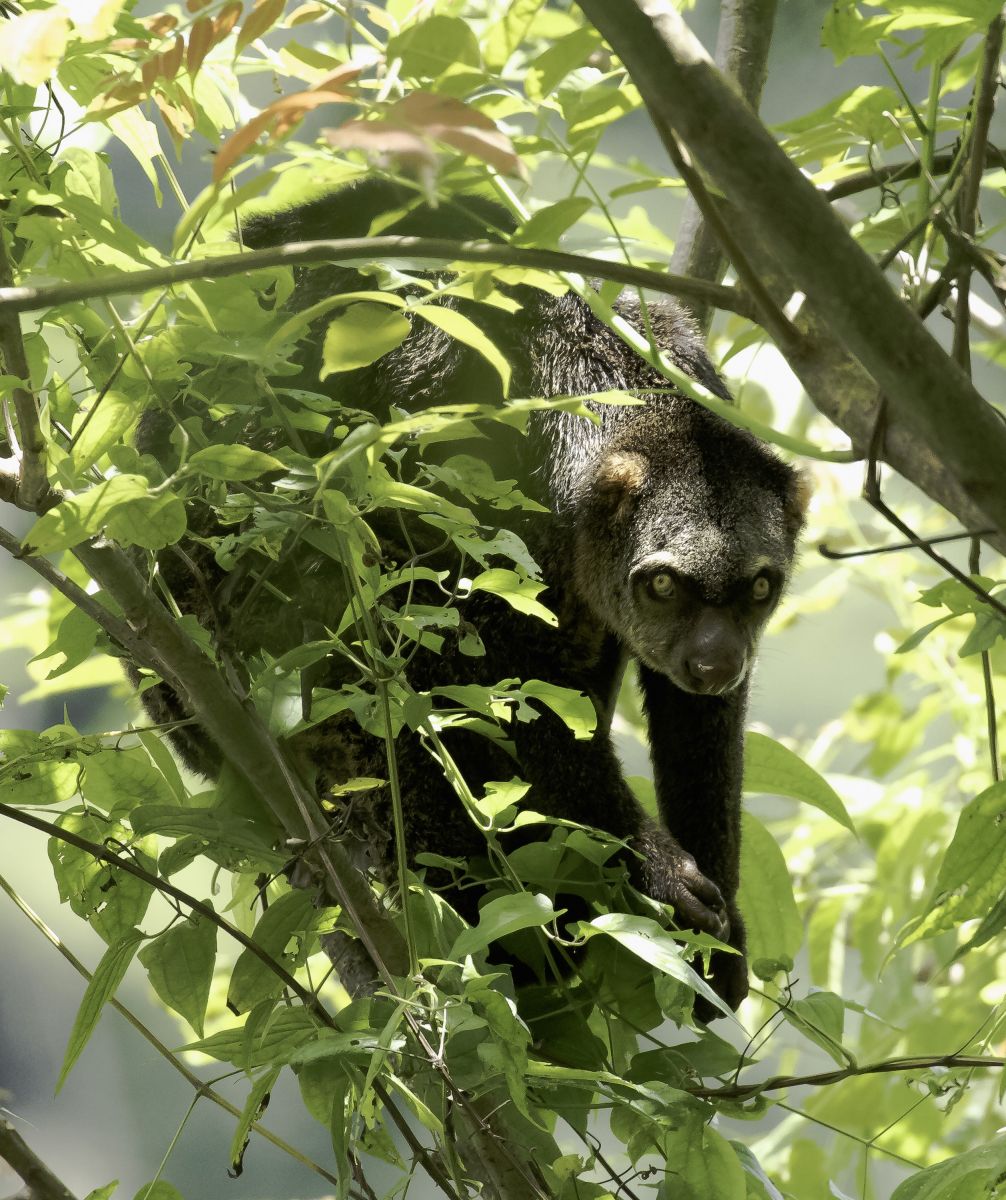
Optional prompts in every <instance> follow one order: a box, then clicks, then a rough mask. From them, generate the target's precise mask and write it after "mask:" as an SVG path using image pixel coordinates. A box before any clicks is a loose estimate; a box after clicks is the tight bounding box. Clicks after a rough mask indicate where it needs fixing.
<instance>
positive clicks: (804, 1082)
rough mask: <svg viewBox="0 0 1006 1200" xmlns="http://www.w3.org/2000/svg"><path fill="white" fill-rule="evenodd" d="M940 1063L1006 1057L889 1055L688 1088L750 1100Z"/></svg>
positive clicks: (711, 1096) (996, 1066)
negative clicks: (812, 1070)
mask: <svg viewBox="0 0 1006 1200" xmlns="http://www.w3.org/2000/svg"><path fill="white" fill-rule="evenodd" d="M937 1067H968V1068H976V1067H977V1068H988V1069H990V1070H1001V1069H1002V1068H1003V1067H1006V1058H993V1057H991V1056H986V1055H980V1054H934V1055H932V1056H931V1057H929V1056H925V1055H916V1056H913V1057H910V1058H889V1059H885V1060H884V1061H883V1062H875V1063H864V1064H863V1065H862V1066H857V1065H850V1066H848V1067H841V1068H839V1069H838V1070H835V1071H819V1072H817V1073H816V1074H814V1075H773V1076H771V1078H769V1079H764V1080H762V1081H761V1083H738V1084H728V1085H727V1086H726V1087H718V1088H688V1089H687V1090H688V1092H689V1093H690V1094H691V1095H692V1096H698V1097H699V1098H700V1099H702V1100H747V1099H749V1098H750V1097H752V1096H760V1095H761V1094H762V1093H763V1092H778V1091H782V1090H784V1089H786V1088H795V1087H825V1086H827V1085H828V1084H832V1083H840V1082H841V1081H842V1080H843V1079H855V1078H857V1077H858V1076H860V1075H889V1074H896V1073H898V1072H901V1071H931V1070H934V1069H935V1068H937Z"/></svg>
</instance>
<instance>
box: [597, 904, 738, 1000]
mask: <svg viewBox="0 0 1006 1200" xmlns="http://www.w3.org/2000/svg"><path fill="white" fill-rule="evenodd" d="M592 931H593V932H597V933H606V934H607V935H608V936H609V937H611V938H614V940H615V941H616V942H618V943H619V945H621V946H624V947H625V948H626V950H629V951H631V952H632V953H633V954H635V955H636V957H637V958H641V959H642V960H643V962H645V963H649V964H650V966H651V967H653V968H655V969H656V970H657V971H660V972H662V973H663V974H664V975H669V976H670V977H671V978H672V979H677V980H678V982H679V983H683V984H685V985H686V986H687V987H690V988H691V989H692V991H694V992H697V993H698V994H699V995H700V996H704V997H705V998H706V1000H708V1001H709V1003H710V1004H713V1005H715V1006H716V1008H718V1009H719V1010H720V1012H722V1013H724V1014H725V1015H726V1016H728V1017H733V1013H732V1012H731V1010H730V1008H729V1007H728V1006H727V1005H726V1004H724V1002H723V1001H722V1000H721V999H720V998H719V996H717V995H716V993H715V992H714V991H713V989H712V988H711V987H710V986H709V984H708V983H706V981H705V980H704V979H703V978H702V976H701V975H699V974H698V972H697V971H695V969H694V968H693V967H690V966H689V965H688V963H687V962H685V959H684V954H685V951H684V950H683V949H682V947H681V944H680V942H678V941H677V940H676V939H675V938H674V936H673V935H672V934H671V933H669V932H668V931H667V930H666V929H663V928H662V927H661V926H660V925H658V924H657V922H656V921H654V920H653V919H652V918H650V917H633V916H629V915H628V914H627V913H606V914H605V915H604V916H601V917H595V918H594V920H593V921H591V922H590V924H589V925H587V924H584V923H583V922H581V923H580V933H581V934H582V935H584V936H587V937H589V936H590V935H591V933H592Z"/></svg>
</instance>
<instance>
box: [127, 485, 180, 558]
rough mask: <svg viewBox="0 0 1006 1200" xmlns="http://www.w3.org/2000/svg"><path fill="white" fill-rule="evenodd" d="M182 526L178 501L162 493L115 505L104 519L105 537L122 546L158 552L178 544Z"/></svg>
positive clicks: (169, 494) (174, 497)
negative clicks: (106, 534) (106, 524)
mask: <svg viewBox="0 0 1006 1200" xmlns="http://www.w3.org/2000/svg"><path fill="white" fill-rule="evenodd" d="M185 524H186V522H185V505H184V504H183V503H182V500H181V498H180V497H179V496H175V495H172V494H171V493H170V492H165V493H163V494H161V495H159V496H149V495H147V496H141V497H139V498H137V499H136V500H131V501H130V502H129V503H127V504H120V505H117V506H116V508H115V509H114V510H113V511H112V512H111V513H109V516H108V533H109V535H110V536H111V537H113V538H115V540H116V541H117V542H120V543H121V544H122V545H124V546H142V547H143V548H144V549H145V550H160V549H162V548H163V547H164V546H173V545H174V544H175V542H177V541H179V539H180V538H181V536H182V534H183V533H184V532H185Z"/></svg>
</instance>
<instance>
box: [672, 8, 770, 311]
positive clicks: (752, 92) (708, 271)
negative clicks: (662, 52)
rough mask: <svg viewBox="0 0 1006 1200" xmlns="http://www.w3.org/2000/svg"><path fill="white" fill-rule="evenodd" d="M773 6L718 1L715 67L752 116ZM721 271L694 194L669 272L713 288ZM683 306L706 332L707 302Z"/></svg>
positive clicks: (717, 246) (722, 261)
mask: <svg viewBox="0 0 1006 1200" xmlns="http://www.w3.org/2000/svg"><path fill="white" fill-rule="evenodd" d="M776 4H777V0H721V4H720V27H719V33H718V35H717V38H716V65H717V67H719V69H720V70H721V71H722V72H723V74H724V75H725V76H726V77H727V79H729V80H731V81H732V82H733V84H734V85H735V87H736V88H737V90H738V91H739V92H740V94H741V95H742V96H743V97H744V99H745V100H746V101H747V102H748V104H750V105H751V108H752V110H753V111H754V112H757V111H758V106H759V104H760V103H761V94H762V90H763V88H764V87H765V76H766V74H767V70H768V52H769V47H770V45H771V43H772V29H773V26H774V24H775V10H776ZM725 266H726V257H725V256H724V254H723V248H722V245H721V239H720V237H718V236H717V233H716V231H715V229H713V228H710V224H709V214H708V212H703V210H702V208H701V207H700V205H699V202H698V199H697V198H696V196H695V194H694V192H690V193H689V196H688V198H687V199H686V200H685V207H684V212H683V214H682V217H681V225H680V227H679V229H678V237H677V241H676V242H675V245H674V255H673V257H672V258H671V269H672V270H673V271H676V272H678V273H679V274H682V275H687V276H689V277H690V278H693V279H707V280H709V282H710V283H717V282H718V281H719V280H720V278H721V277H722V275H723V270H724V267H725ZM685 307H686V308H688V309H689V311H690V312H691V314H692V316H693V317H694V318H695V320H696V321H697V322H698V324H699V325H700V327H702V328H703V329H708V327H709V321H710V319H711V317H712V312H711V308H710V305H709V304H708V303H706V302H705V301H702V300H689V301H688V302H687V303H686V304H685Z"/></svg>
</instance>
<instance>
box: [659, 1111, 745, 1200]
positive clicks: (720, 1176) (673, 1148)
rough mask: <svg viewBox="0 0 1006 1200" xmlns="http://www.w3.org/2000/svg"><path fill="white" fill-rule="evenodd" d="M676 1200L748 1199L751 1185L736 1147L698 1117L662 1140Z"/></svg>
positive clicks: (670, 1182) (668, 1175) (681, 1125)
mask: <svg viewBox="0 0 1006 1200" xmlns="http://www.w3.org/2000/svg"><path fill="white" fill-rule="evenodd" d="M661 1149H662V1150H663V1153H664V1155H665V1158H666V1161H667V1180H668V1183H669V1184H670V1187H671V1191H670V1192H669V1194H670V1195H673V1196H674V1197H675V1200H678V1198H680V1200H745V1197H746V1196H747V1183H746V1181H745V1176H744V1168H743V1167H742V1166H741V1164H740V1161H739V1160H738V1158H737V1155H736V1154H735V1153H734V1150H733V1147H732V1146H731V1145H730V1143H729V1142H728V1141H727V1140H726V1138H725V1137H724V1136H723V1135H722V1134H721V1133H717V1132H716V1130H715V1129H712V1128H710V1127H709V1126H708V1125H705V1124H703V1123H702V1122H701V1121H698V1120H696V1119H695V1118H694V1117H693V1118H691V1119H689V1120H686V1121H684V1122H682V1123H681V1124H680V1126H679V1127H678V1128H677V1129H676V1130H674V1131H673V1132H672V1133H670V1134H668V1135H665V1137H664V1138H663V1139H662V1140H661Z"/></svg>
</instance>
